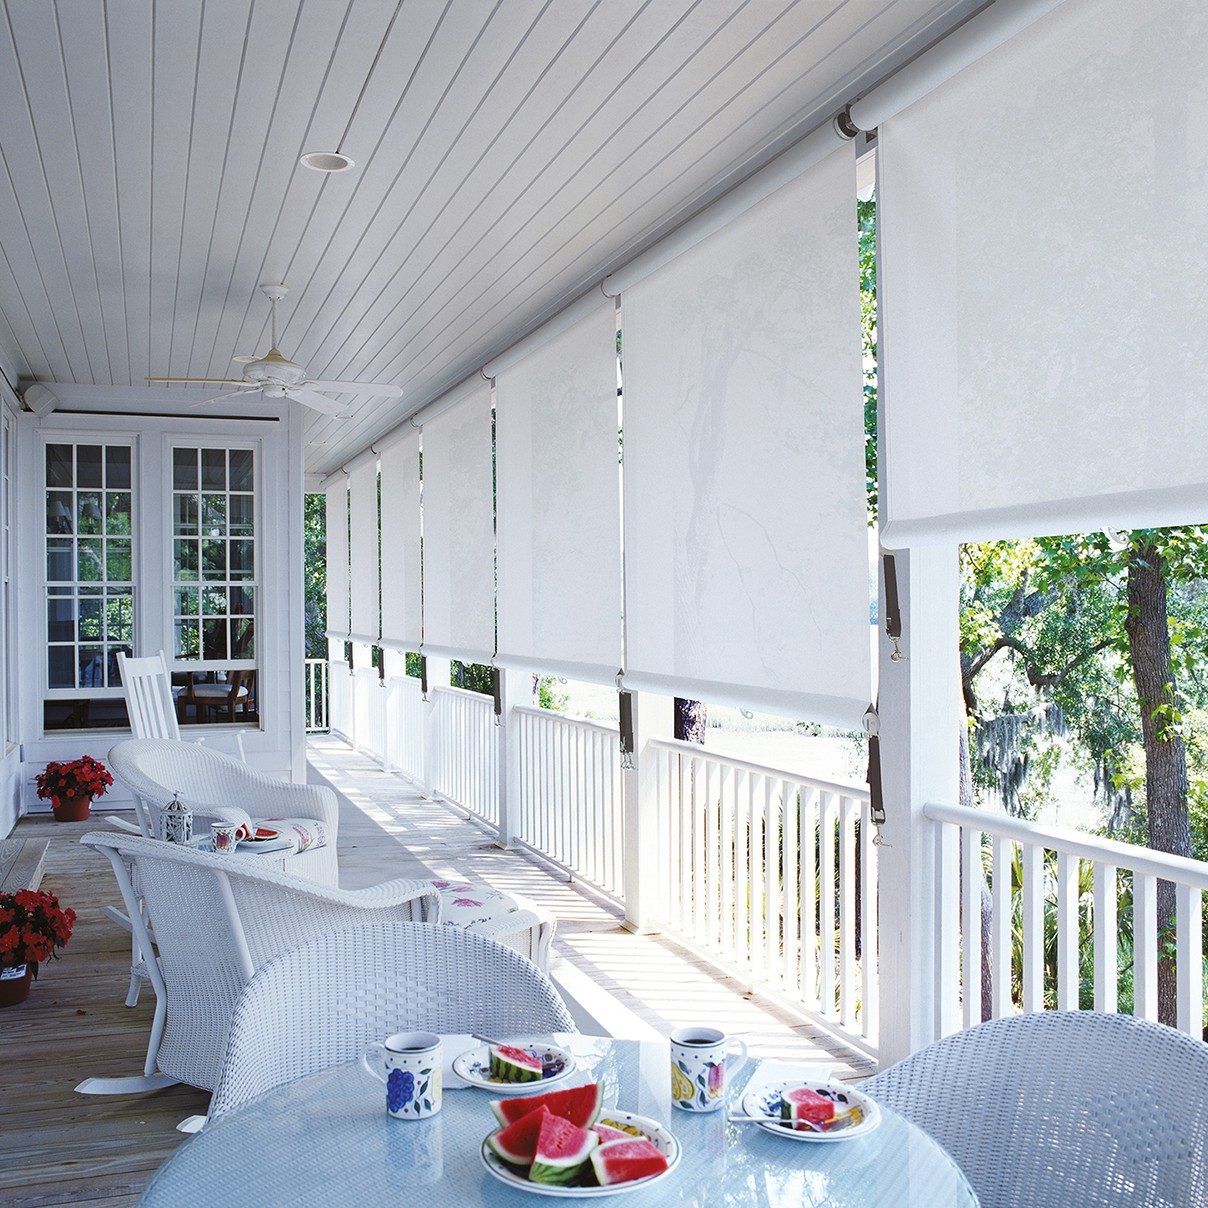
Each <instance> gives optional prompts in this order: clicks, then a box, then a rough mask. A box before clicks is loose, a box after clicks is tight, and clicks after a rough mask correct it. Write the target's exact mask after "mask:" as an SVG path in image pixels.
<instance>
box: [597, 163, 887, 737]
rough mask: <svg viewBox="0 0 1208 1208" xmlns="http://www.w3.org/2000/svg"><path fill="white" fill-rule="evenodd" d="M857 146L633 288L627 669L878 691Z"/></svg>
mask: <svg viewBox="0 0 1208 1208" xmlns="http://www.w3.org/2000/svg"><path fill="white" fill-rule="evenodd" d="M855 198H856V182H855V156H854V153H853V151H852V149H851V148H850V146H849V147H846V148H844V149H841V150H839V151H837V152H834V153H833V154H831V155H828V156H826V157H825V158H824V159H822V160H821V161H819V162H818V163H817V164H815V165H814V166H813V167H811V168H809V169H808V170H807V171H806V172H805V173H804V174H803V175H801V176H800V177H798V178H797V179H796V180H794V181H792V182H790V183H788V184H786V185H785V186H784V187H783V188H781V189H779V190H778V191H777V192H775V193H773V194H772V195H771V196H770V197H768V198H766V199H765V200H764V201H761V202H760V203H759V204H758V205H756V206H755V207H754V208H752V209H751V210H749V211H748V212H747V213H745V214H744V215H742V216H741V217H739V218H737V219H736V220H735V221H733V222H731V223H730V224H729V225H727V226H726V227H724V228H723V229H722V230H720V231H718V232H717V233H715V234H713V235H711V236H709V237H708V238H706V239H705V240H704V241H703V242H701V243H700V244H698V245H697V246H695V247H693V248H692V249H691V250H690V251H687V252H685V253H684V254H682V255H681V256H679V257H677V258H676V259H675V260H673V261H671V262H670V263H669V264H667V265H666V266H665V267H664V268H661V269H659V270H658V271H657V272H655V273H654V274H653V275H651V276H650V277H648V278H646V279H645V280H643V281H640V282H638V283H637V284H636V285H635V286H633V288H632V289H630V290H628V291H626V292H625V293H624V295H623V296H622V299H621V326H622V332H623V342H622V360H623V363H624V377H625V398H624V429H625V583H626V587H625V594H626V630H627V652H628V653H627V660H626V675H625V680H626V682H627V683H628V684H629V685H631V686H633V687H645V688H648V689H650V690H652V691H660V692H664V693H674V694H677V695H680V696H689V697H692V696H696V697H700V698H702V699H705V700H712V701H718V702H729V703H735V704H741V705H744V706H747V707H750V708H754V709H760V710H768V711H775V712H780V713H787V714H789V715H791V716H797V717H803V718H811V719H815V720H818V721H824V722H831V723H834V724H838V725H846V726H856V725H858V724H859V722H860V718H861V716H862V714H863V712H864V710H865V709H866V708H867V706H868V702H869V697H870V694H871V685H870V665H869V663H870V660H869V565H868V535H867V523H866V518H865V499H864V433H863V399H862V386H861V364H860V346H859V345H860V314H859V292H858V291H859V269H858V265H857V258H856V200H855Z"/></svg>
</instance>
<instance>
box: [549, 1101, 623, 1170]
mask: <svg viewBox="0 0 1208 1208" xmlns="http://www.w3.org/2000/svg"><path fill="white" fill-rule="evenodd" d="M599 1144H600V1138H599V1137H597V1136H596V1134H595V1133H594V1132H590V1131H588V1130H587V1129H586V1128H579V1127H577V1126H576V1125H574V1124H572V1123H571V1122H570V1121H569V1120H563V1119H562V1117H561V1116H554V1115H550V1114H549V1112H547V1113H546V1115H545V1119H544V1120H542V1121H541V1130H540V1132H538V1134H537V1152H536V1154H534V1156H533V1164H532V1166H531V1167H530V1168H529V1178H530V1179H532V1181H533V1182H534V1183H555V1184H558V1185H562V1184H565V1183H570V1182H572V1181H573V1180H574V1179H576V1178H578V1176H579V1173H580V1172H581V1171H582V1170H583V1168H584V1167H585V1166H586V1165H587V1161H588V1159H589V1158H590V1157H591V1151H592V1150H593V1149H595V1147H596V1146H597V1145H599ZM614 1144H615V1142H614Z"/></svg>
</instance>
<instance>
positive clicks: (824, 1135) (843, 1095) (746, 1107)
mask: <svg viewBox="0 0 1208 1208" xmlns="http://www.w3.org/2000/svg"><path fill="white" fill-rule="evenodd" d="M803 1086H804V1087H808V1088H809V1089H810V1090H811V1091H817V1092H818V1094H820V1095H826V1096H827V1098H830V1099H834V1100H835V1101H836V1108H837V1109H838V1108H839V1107H840V1106H841V1105H843V1104H850V1105H853V1106H855V1107H858V1108H859V1109H860V1110H861V1111H862V1112H863V1113H864V1119H863V1120H862V1121H861V1122H860V1123H859V1124H853V1125H852V1126H851V1127H850V1128H840V1129H836V1130H835V1131H834V1132H815V1131H814V1130H813V1129H812V1128H806V1129H802V1130H801V1131H798V1130H797V1129H795V1128H789V1127H787V1125H785V1124H777V1123H775V1122H774V1121H769V1122H768V1123H766V1124H765V1123H762V1122H760V1123H759V1124H758V1125H757V1126H756V1127H758V1128H762V1129H764V1130H765V1131H767V1132H770V1133H771V1134H772V1135H773V1136H776V1137H787V1138H788V1139H789V1140H790V1141H814V1142H820V1143H821V1144H823V1145H833V1144H835V1143H836V1142H839V1141H854V1140H855V1139H856V1138H857V1137H866V1136H868V1134H869V1133H870V1132H872V1131H873V1129H874V1128H876V1127H877V1125H878V1124H880V1123H881V1109H880V1108H879V1107H878V1106H877V1105H876V1103H875V1102H874V1101H873V1100H872V1099H870V1098H869V1097H868V1096H867V1095H865V1094H862V1093H861V1092H860V1091H858V1090H855V1089H854V1088H852V1087H850V1086H847V1085H845V1084H844V1083H842V1082H819V1081H815V1080H814V1079H811V1078H805V1079H800V1078H791V1079H786V1080H783V1081H780V1082H765V1083H763V1084H762V1085H760V1086H757V1087H754V1088H752V1089H751V1090H749V1091H747V1093H746V1094H745V1095H743V1097H742V1111H743V1115H745V1116H775V1115H779V1113H780V1095H781V1092H782V1091H787V1090H797V1089H798V1088H799V1087H803Z"/></svg>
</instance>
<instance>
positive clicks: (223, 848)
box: [210, 822, 239, 856]
mask: <svg viewBox="0 0 1208 1208" xmlns="http://www.w3.org/2000/svg"><path fill="white" fill-rule="evenodd" d="M210 838H211V840H212V841H213V844H214V850H215V851H216V852H219V853H220V854H221V855H224V856H225V855H229V854H230V853H231V852H233V851H234V850H235V848H236V847H238V846H239V827H238V826H236V825H234V824H233V823H227V822H215V823H214V825H213V826H211V827H210Z"/></svg>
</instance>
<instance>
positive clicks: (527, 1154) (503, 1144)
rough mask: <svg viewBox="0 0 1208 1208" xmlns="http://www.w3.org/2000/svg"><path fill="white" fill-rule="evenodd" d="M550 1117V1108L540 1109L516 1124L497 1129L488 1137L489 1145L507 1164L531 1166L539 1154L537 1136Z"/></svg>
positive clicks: (523, 1117) (521, 1118) (522, 1117)
mask: <svg viewBox="0 0 1208 1208" xmlns="http://www.w3.org/2000/svg"><path fill="white" fill-rule="evenodd" d="M548 1115H549V1108H548V1107H539V1108H537V1110H536V1111H535V1112H529V1114H528V1115H527V1116H521V1117H520V1119H519V1120H517V1121H516V1123H515V1124H508V1125H506V1126H505V1127H503V1128H500V1129H496V1131H495V1132H493V1133H491V1135H490V1136H489V1137H487V1144H488V1145H489V1146H490V1147H491V1148H492V1149H493V1150H494V1151H495V1152H496V1153H497V1154H498V1155H499V1156H500V1157H501V1158H502V1159H503V1160H504V1161H505V1162H510V1163H511V1164H512V1165H513V1166H529V1165H531V1164H532V1161H533V1158H534V1157H535V1156H536V1154H537V1136H538V1134H539V1133H540V1132H541V1125H542V1124H543V1123H544V1122H545V1118H546V1116H548Z"/></svg>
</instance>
